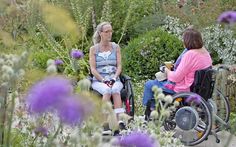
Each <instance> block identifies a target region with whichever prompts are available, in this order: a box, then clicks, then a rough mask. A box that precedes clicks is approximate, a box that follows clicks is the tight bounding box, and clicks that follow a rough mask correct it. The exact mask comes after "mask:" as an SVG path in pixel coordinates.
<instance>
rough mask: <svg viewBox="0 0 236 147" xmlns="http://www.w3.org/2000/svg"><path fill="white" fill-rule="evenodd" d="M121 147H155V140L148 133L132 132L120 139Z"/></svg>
mask: <svg viewBox="0 0 236 147" xmlns="http://www.w3.org/2000/svg"><path fill="white" fill-rule="evenodd" d="M119 145H120V146H121V147H131V146H134V147H154V146H155V142H154V140H153V139H152V138H151V137H150V136H149V135H148V134H146V133H141V132H132V133H131V134H129V135H127V136H124V137H122V138H121V139H120V141H119Z"/></svg>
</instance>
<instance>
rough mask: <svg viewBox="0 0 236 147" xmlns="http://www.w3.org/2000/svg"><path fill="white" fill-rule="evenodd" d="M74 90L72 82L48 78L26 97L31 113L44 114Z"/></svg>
mask: <svg viewBox="0 0 236 147" xmlns="http://www.w3.org/2000/svg"><path fill="white" fill-rule="evenodd" d="M72 90H73V87H72V85H71V84H70V81H69V80H67V79H65V78H63V77H59V76H57V77H47V78H45V79H44V80H42V81H39V82H38V83H36V84H35V85H34V86H33V87H32V88H31V89H30V90H29V92H28V95H27V97H26V101H27V104H28V105H29V111H30V112H34V113H42V112H45V111H47V110H48V109H50V108H54V106H55V105H57V104H58V103H60V102H61V101H62V100H63V99H64V98H66V97H68V96H69V95H71V93H72Z"/></svg>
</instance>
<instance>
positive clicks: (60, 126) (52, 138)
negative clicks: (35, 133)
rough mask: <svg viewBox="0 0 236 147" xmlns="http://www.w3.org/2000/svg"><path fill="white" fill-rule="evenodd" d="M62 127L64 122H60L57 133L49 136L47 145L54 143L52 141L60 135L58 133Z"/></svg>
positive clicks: (48, 146)
mask: <svg viewBox="0 0 236 147" xmlns="http://www.w3.org/2000/svg"><path fill="white" fill-rule="evenodd" d="M61 128H62V123H61V122H60V124H59V125H58V128H57V130H56V132H55V134H54V135H53V136H52V137H51V138H49V140H48V142H47V144H46V147H50V146H51V145H52V141H53V140H54V139H55V138H56V137H57V135H58V133H59V131H60V129H61Z"/></svg>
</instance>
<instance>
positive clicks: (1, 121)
mask: <svg viewBox="0 0 236 147" xmlns="http://www.w3.org/2000/svg"><path fill="white" fill-rule="evenodd" d="M7 89H8V88H7V86H4V85H1V86H0V97H2V98H3V101H2V103H1V102H0V110H1V115H0V145H1V146H3V145H4V126H5V121H6V108H7Z"/></svg>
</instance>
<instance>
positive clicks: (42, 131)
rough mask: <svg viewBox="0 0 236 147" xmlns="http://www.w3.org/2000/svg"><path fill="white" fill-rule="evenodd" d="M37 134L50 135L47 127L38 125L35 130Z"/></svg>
mask: <svg viewBox="0 0 236 147" xmlns="http://www.w3.org/2000/svg"><path fill="white" fill-rule="evenodd" d="M34 132H35V134H37V135H43V136H45V137H47V136H48V129H47V128H45V127H37V128H36V129H35V130H34Z"/></svg>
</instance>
